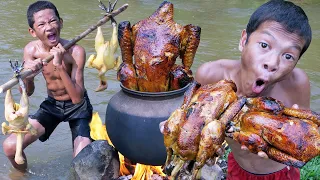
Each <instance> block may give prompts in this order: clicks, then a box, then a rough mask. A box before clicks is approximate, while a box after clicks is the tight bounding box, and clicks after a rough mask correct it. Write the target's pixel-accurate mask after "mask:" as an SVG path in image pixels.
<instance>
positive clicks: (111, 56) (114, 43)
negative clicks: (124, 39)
mask: <svg viewBox="0 0 320 180" xmlns="http://www.w3.org/2000/svg"><path fill="white" fill-rule="evenodd" d="M100 4H101V5H100V8H102V10H104V11H106V12H107V13H108V12H112V10H113V8H114V6H115V4H116V2H115V3H114V4H113V5H111V4H110V1H109V7H108V8H106V7H105V6H104V5H103V4H102V3H101V1H100ZM111 24H112V36H111V39H110V41H105V40H104V37H103V32H102V30H101V26H99V27H98V28H97V34H96V37H95V51H96V54H92V55H90V56H89V58H88V60H87V62H86V65H85V67H87V68H96V69H97V70H98V71H99V73H98V77H99V79H100V84H99V86H98V87H97V88H96V90H95V91H96V92H99V91H103V90H105V89H107V88H108V83H107V78H106V76H105V74H106V72H107V71H108V70H110V69H114V70H118V67H119V66H120V64H121V57H116V54H115V53H116V51H117V49H118V46H119V44H118V31H117V22H116V21H115V20H114V18H113V17H111Z"/></svg>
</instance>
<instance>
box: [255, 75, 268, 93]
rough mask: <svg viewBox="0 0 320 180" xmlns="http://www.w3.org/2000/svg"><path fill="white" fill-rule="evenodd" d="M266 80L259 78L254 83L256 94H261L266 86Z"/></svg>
mask: <svg viewBox="0 0 320 180" xmlns="http://www.w3.org/2000/svg"><path fill="white" fill-rule="evenodd" d="M265 85H266V81H265V80H263V79H260V78H259V79H257V80H256V82H254V83H253V85H252V91H253V92H254V93H256V94H260V93H261V92H262V91H263V89H264V88H265Z"/></svg>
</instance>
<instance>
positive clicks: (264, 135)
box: [231, 97, 320, 168]
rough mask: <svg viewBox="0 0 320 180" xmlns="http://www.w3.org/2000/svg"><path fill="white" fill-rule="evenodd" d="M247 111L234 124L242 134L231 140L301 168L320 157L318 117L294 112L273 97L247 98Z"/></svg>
mask: <svg viewBox="0 0 320 180" xmlns="http://www.w3.org/2000/svg"><path fill="white" fill-rule="evenodd" d="M246 104H247V106H248V109H247V110H246V112H243V114H242V115H241V116H239V118H238V119H236V120H235V121H236V122H238V124H237V125H238V126H240V131H238V132H235V133H233V134H232V136H231V137H232V138H233V139H235V140H236V141H238V142H239V143H240V144H242V145H246V146H247V147H248V148H249V150H250V151H251V152H253V153H258V152H259V151H263V152H266V153H267V155H268V156H269V158H270V159H273V160H275V161H278V162H280V163H283V164H286V165H289V166H295V167H299V168H301V167H302V166H303V165H304V164H305V163H306V162H308V161H309V160H311V159H312V158H314V157H316V156H317V155H319V154H320V134H319V130H318V124H317V123H319V118H318V117H319V115H318V114H317V113H315V112H312V111H310V110H308V111H306V110H301V109H292V108H287V107H284V106H283V105H282V103H281V102H279V101H277V100H275V99H273V98H270V97H268V98H267V97H258V98H248V99H247V103H246Z"/></svg>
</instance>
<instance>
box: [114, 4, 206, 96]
mask: <svg viewBox="0 0 320 180" xmlns="http://www.w3.org/2000/svg"><path fill="white" fill-rule="evenodd" d="M200 32H201V29H200V27H198V26H194V25H191V24H189V25H186V26H181V25H179V24H177V23H176V22H175V21H174V20H173V4H172V3H170V2H167V1H164V2H163V3H162V4H161V5H160V7H159V8H158V9H157V10H156V11H155V12H154V13H153V14H152V15H151V16H150V17H148V18H147V19H144V20H141V21H139V22H138V23H136V24H135V25H133V26H132V27H131V25H130V22H128V21H124V22H121V23H120V24H119V27H118V33H119V36H118V39H119V44H120V48H121V54H122V61H123V63H122V64H121V66H120V68H119V70H118V74H117V77H118V80H119V81H120V82H121V83H122V85H123V86H125V87H127V88H129V89H132V90H138V91H147V92H162V91H168V90H175V89H179V88H182V87H184V86H186V85H187V84H188V83H190V82H191V81H192V80H193V77H192V71H191V69H190V68H191V65H192V63H193V59H194V56H195V53H196V50H197V48H198V45H199V43H200ZM178 56H180V58H181V59H182V65H177V64H175V63H176V58H177V57H178Z"/></svg>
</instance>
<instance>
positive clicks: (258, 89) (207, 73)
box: [195, 0, 311, 179]
mask: <svg viewBox="0 0 320 180" xmlns="http://www.w3.org/2000/svg"><path fill="white" fill-rule="evenodd" d="M310 42H311V28H310V25H309V22H308V18H307V16H306V14H305V13H304V11H303V10H302V9H301V8H300V7H299V6H296V5H295V4H293V3H292V2H288V1H277V0H271V1H269V2H267V3H265V4H263V5H262V6H260V7H259V8H258V9H257V10H256V11H255V12H254V13H253V14H252V16H251V18H250V20H249V23H248V25H247V28H246V29H245V30H243V31H242V34H241V39H240V42H239V50H240V51H241V59H240V60H228V59H222V60H217V61H212V62H207V63H204V64H203V65H201V66H200V67H199V69H198V70H197V73H196V77H195V79H196V80H197V81H198V82H199V83H201V84H202V85H204V84H209V83H216V82H218V81H219V80H222V79H231V80H233V81H234V82H235V83H236V85H237V95H238V96H246V97H257V96H270V97H273V98H275V99H278V100H280V101H282V102H283V103H284V105H286V106H287V107H291V106H295V107H296V106H297V105H298V106H299V108H302V109H309V108H310V83H309V79H308V77H307V75H306V73H305V72H304V71H303V70H301V69H298V68H296V65H297V62H298V61H299V59H300V57H301V56H302V55H303V53H304V52H305V51H306V50H307V48H308V47H309V45H310ZM297 94H298V95H297ZM226 140H227V142H228V144H229V146H230V148H231V150H232V152H231V153H230V154H229V157H228V174H227V179H300V173H299V170H298V169H296V168H293V167H288V166H286V165H284V164H280V163H278V162H275V161H272V160H270V159H268V158H267V155H266V154H265V153H260V154H258V155H256V154H252V153H250V152H249V151H247V150H246V147H243V146H242V147H241V145H240V144H239V143H237V142H235V141H234V140H232V139H229V138H227V139H226ZM259 156H260V157H259ZM261 157H264V158H261Z"/></svg>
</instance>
